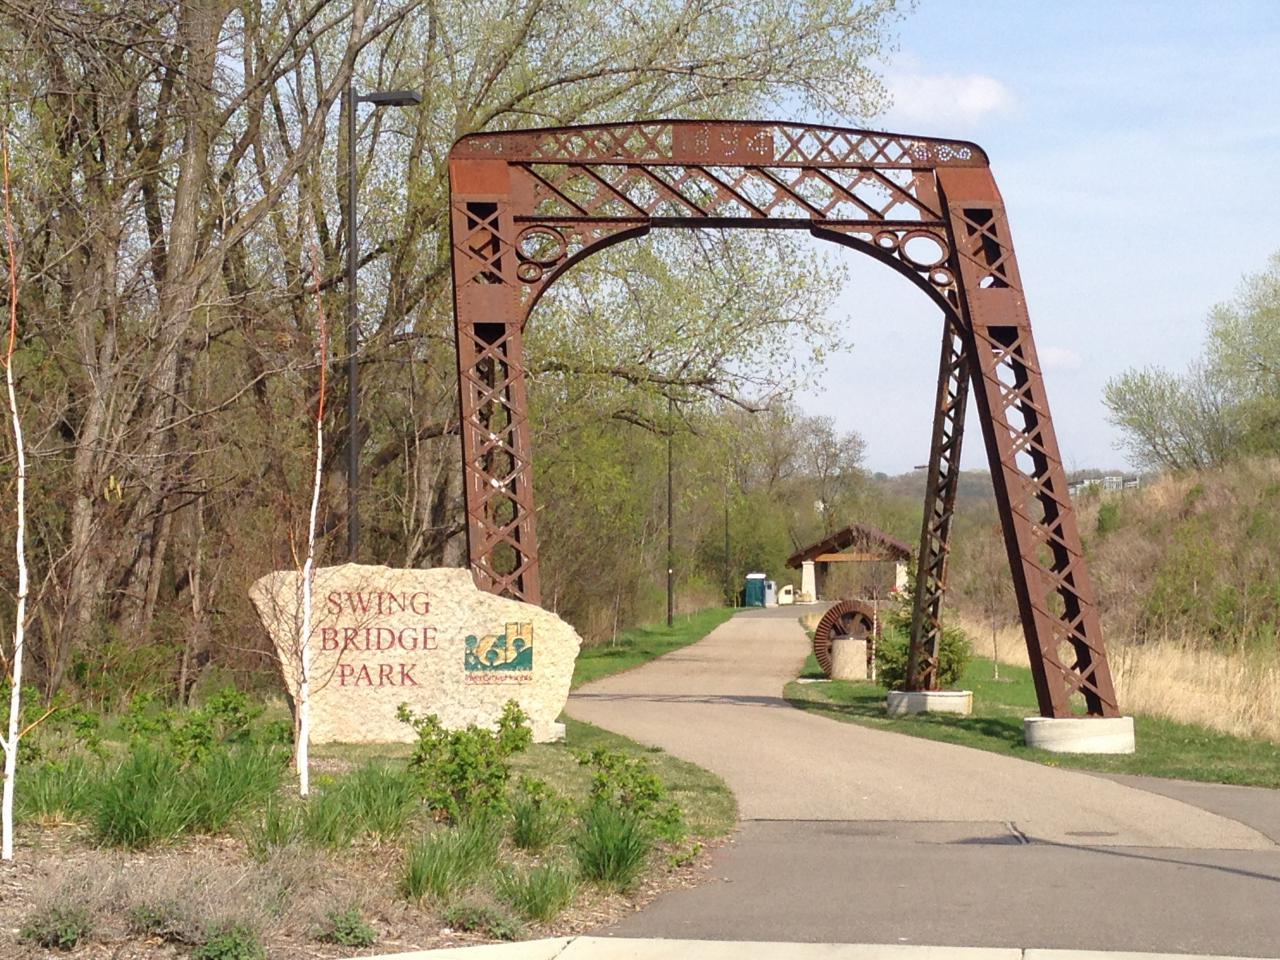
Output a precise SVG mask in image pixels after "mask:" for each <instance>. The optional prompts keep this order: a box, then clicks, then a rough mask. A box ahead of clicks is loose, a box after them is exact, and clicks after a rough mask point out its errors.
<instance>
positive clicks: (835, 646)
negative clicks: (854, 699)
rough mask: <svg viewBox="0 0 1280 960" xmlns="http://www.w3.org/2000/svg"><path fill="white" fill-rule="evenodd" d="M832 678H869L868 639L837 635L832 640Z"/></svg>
mask: <svg viewBox="0 0 1280 960" xmlns="http://www.w3.org/2000/svg"><path fill="white" fill-rule="evenodd" d="M831 679H832V680H865V679H867V641H866V640H858V639H855V638H853V637H837V638H836V639H834V640H832V641H831Z"/></svg>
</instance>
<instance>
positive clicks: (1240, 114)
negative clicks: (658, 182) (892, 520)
mask: <svg viewBox="0 0 1280 960" xmlns="http://www.w3.org/2000/svg"><path fill="white" fill-rule="evenodd" d="M899 37H900V49H899V51H898V52H897V53H896V54H895V55H894V56H893V57H892V58H891V59H890V60H889V61H888V62H887V63H886V64H885V67H884V73H885V76H886V79H887V82H888V86H889V88H890V90H891V91H892V92H893V94H894V99H895V104H894V106H893V108H892V109H891V110H890V111H889V112H888V113H887V114H886V115H885V116H884V117H882V118H880V119H879V121H878V122H877V123H876V124H875V126H877V127H881V128H884V129H889V130H895V131H900V132H906V133H919V134H925V135H935V136H946V137H961V138H965V139H970V140H975V141H977V142H978V143H980V144H981V145H982V146H983V147H984V148H985V149H986V150H987V153H988V155H989V156H990V158H991V163H992V168H993V170H994V172H995V175H996V181H997V183H999V185H1000V189H1001V192H1002V193H1003V196H1004V200H1005V204H1006V207H1007V209H1008V212H1009V219H1010V226H1011V227H1012V230H1013V237H1014V243H1015V245H1016V248H1017V252H1018V262H1019V267H1020V269H1021V272H1022V278H1023V282H1024V287H1025V290H1026V294H1027V303H1028V306H1029V308H1030V311H1031V320H1032V325H1033V329H1034V330H1035V334H1036V343H1037V346H1038V348H1039V351H1040V356H1041V358H1042V361H1043V362H1044V366H1045V377H1046V385H1047V389H1048V393H1049V400H1050V403H1051V404H1052V409H1053V414H1054V421H1055V423H1056V425H1057V431H1058V438H1059V442H1060V444H1061V446H1062V452H1063V457H1064V460H1065V462H1066V464H1067V467H1068V469H1072V468H1084V467H1108V466H1116V465H1121V464H1123V463H1124V458H1123V455H1122V454H1121V453H1120V452H1119V451H1118V450H1117V449H1116V447H1115V441H1116V433H1115V431H1114V429H1113V428H1112V427H1111V426H1110V425H1109V424H1108V423H1107V421H1106V409H1105V407H1104V406H1103V404H1102V399H1101V396H1102V389H1103V386H1104V385H1105V383H1106V381H1107V380H1108V379H1109V378H1111V377H1114V376H1116V375H1117V374H1119V373H1121V372H1122V371H1124V370H1125V369H1127V368H1129V367H1134V366H1143V365H1146V364H1159V365H1162V366H1165V367H1168V368H1171V369H1181V368H1183V367H1184V366H1185V365H1186V363H1187V362H1188V361H1189V360H1191V359H1192V358H1193V357H1194V356H1196V355H1197V354H1198V353H1199V351H1200V348H1201V346H1202V344H1203V333H1204V318H1205V316H1206V314H1207V313H1208V311H1209V310H1210V308H1211V307H1212V306H1213V305H1214V304H1215V303H1218V302H1221V301H1222V300H1225V299H1227V298H1229V297H1230V296H1231V295H1232V294H1233V292H1234V291H1235V289H1236V287H1237V285H1238V284H1239V281H1240V278H1241V276H1242V275H1243V274H1246V273H1252V272H1256V271H1258V270H1260V269H1262V267H1263V266H1264V263H1265V261H1266V258H1267V257H1268V256H1269V255H1270V254H1271V253H1273V252H1275V251H1276V250H1280V176H1278V175H1280V0H1271V2H1256V3H1254V2H1219V3H1208V2H1205V3H1193V2H1165V3H1129V2H1112V3H1101V2H1099V3H1094V2H1086V3H1069V2H1060V3H1047V2H1046V3H1042V2H1031V0H1027V2H1022V3H1013V2H980V0H973V2H957V0H921V2H920V4H919V6H918V8H917V9H916V11H915V12H914V13H913V14H911V15H910V16H908V18H907V19H906V21H905V22H904V23H903V25H902V28H901V30H900V33H899ZM849 265H850V269H851V281H850V283H849V284H848V285H847V286H846V288H845V289H844V290H843V291H842V293H841V295H840V297H839V299H838V301H837V304H836V312H837V313H838V314H839V315H842V316H849V317H851V318H852V326H851V327H850V328H849V329H850V335H851V337H852V339H853V340H854V346H853V349H852V350H851V351H850V352H848V353H845V354H841V355H839V356H836V357H833V358H831V359H830V360H829V361H828V362H827V364H826V367H825V370H824V372H823V374H822V375H821V376H820V377H819V378H818V379H817V381H816V382H815V383H813V384H812V385H811V386H810V387H808V388H807V389H805V390H803V391H801V393H800V395H799V397H798V399H799V402H800V405H801V406H802V407H803V408H804V409H806V410H809V411H811V412H816V413H826V414H830V415H832V416H834V417H835V418H836V420H837V423H838V425H839V426H840V427H841V428H842V429H853V430H857V431H858V432H859V433H861V434H862V435H863V436H864V437H865V438H866V440H867V442H868V457H867V462H868V466H869V467H871V468H872V469H876V470H885V471H888V472H900V471H903V470H908V469H910V468H911V467H912V466H913V465H915V464H917V463H923V462H925V460H926V459H927V455H928V440H929V426H930V417H931V410H932V405H933V393H934V387H935V384H934V378H935V376H936V370H937V350H938V340H939V335H940V325H939V323H940V318H939V316H938V315H937V312H936V310H935V309H934V308H933V307H932V306H931V305H930V304H928V302H927V301H926V300H925V299H924V297H923V296H922V295H921V294H920V293H919V292H917V291H916V290H915V289H914V288H912V287H910V286H909V285H908V284H907V282H906V281H905V280H902V279H901V278H899V277H897V276H896V275H895V274H893V272H892V271H889V270H886V269H885V268H884V267H883V266H880V265H877V264H875V263H873V262H871V261H870V260H868V259H866V258H856V257H855V258H851V262H850V264H849ZM970 412H971V414H972V410H971V411H970ZM971 422H972V424H973V429H971V430H970V431H969V433H968V435H967V437H966V440H967V449H966V453H965V456H964V464H965V466H966V467H978V466H982V465H983V464H984V463H985V454H984V452H983V449H982V442H981V437H980V436H979V434H978V431H977V429H976V423H977V421H976V419H974V420H973V421H971Z"/></svg>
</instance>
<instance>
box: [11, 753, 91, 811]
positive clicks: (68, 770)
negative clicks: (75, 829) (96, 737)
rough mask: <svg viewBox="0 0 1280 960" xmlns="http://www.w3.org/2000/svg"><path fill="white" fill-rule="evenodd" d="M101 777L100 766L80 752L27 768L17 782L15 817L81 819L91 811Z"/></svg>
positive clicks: (14, 800) (15, 787)
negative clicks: (91, 800)
mask: <svg viewBox="0 0 1280 960" xmlns="http://www.w3.org/2000/svg"><path fill="white" fill-rule="evenodd" d="M100 777H101V770H100V765H98V764H96V763H95V764H93V765H91V764H90V763H89V761H87V760H86V759H85V758H84V757H83V756H79V755H77V754H71V755H70V756H68V757H66V758H65V759H63V760H55V761H49V762H46V763H42V764H40V765H39V766H35V767H29V768H27V769H24V770H23V771H22V773H21V775H20V776H19V777H18V778H17V780H16V781H15V785H14V789H15V794H14V798H13V805H14V816H15V817H17V819H18V820H21V821H32V820H46V821H54V820H78V819H80V818H81V817H83V816H84V815H85V814H86V813H87V812H88V810H89V803H90V799H91V797H92V796H93V794H94V792H95V791H96V789H97V787H98V784H99V779H100Z"/></svg>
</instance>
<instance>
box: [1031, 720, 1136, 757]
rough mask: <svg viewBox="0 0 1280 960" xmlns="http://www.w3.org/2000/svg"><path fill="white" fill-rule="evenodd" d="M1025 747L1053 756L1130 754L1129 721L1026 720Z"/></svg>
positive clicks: (1132, 742)
mask: <svg viewBox="0 0 1280 960" xmlns="http://www.w3.org/2000/svg"><path fill="white" fill-rule="evenodd" d="M1022 735H1023V737H1024V738H1025V739H1026V741H1027V746H1028V747H1037V748H1038V749H1040V750H1050V751H1052V752H1053V753H1133V752H1134V750H1135V749H1136V744H1135V741H1134V737H1133V717H1027V718H1026V719H1025V720H1023V721H1022Z"/></svg>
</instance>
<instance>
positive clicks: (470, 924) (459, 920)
mask: <svg viewBox="0 0 1280 960" xmlns="http://www.w3.org/2000/svg"><path fill="white" fill-rule="evenodd" d="M444 922H445V923H446V924H448V925H449V926H450V927H452V928H453V929H454V930H461V931H463V932H464V933H482V934H484V935H485V936H487V937H489V938H490V939H492V940H519V939H520V937H521V936H522V935H523V933H524V930H523V929H521V927H520V924H518V923H516V922H515V921H514V920H512V919H511V918H510V917H508V916H505V915H504V914H501V913H499V912H498V911H497V910H495V909H494V908H493V907H490V906H486V905H484V904H480V903H460V904H458V905H457V906H454V907H450V908H449V909H448V910H446V911H445V912H444Z"/></svg>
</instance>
